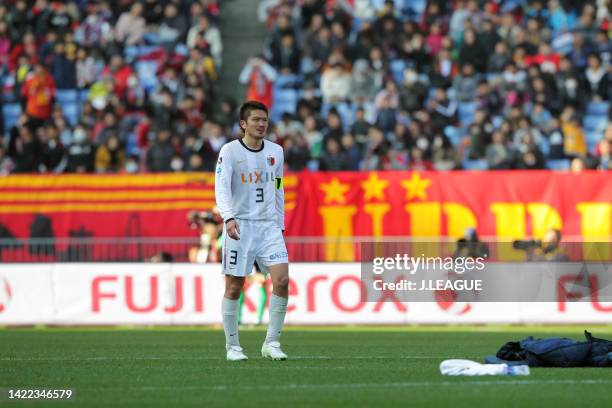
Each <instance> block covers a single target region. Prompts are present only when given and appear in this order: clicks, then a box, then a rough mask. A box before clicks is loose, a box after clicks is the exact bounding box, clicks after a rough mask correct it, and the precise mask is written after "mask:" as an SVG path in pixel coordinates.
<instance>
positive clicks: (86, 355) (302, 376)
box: [0, 326, 612, 408]
mask: <svg viewBox="0 0 612 408" xmlns="http://www.w3.org/2000/svg"><path fill="white" fill-rule="evenodd" d="M582 328H583V327H578V326H576V327H571V326H566V327H547V326H531V327H518V328H515V327H507V326H473V327H439V328H436V327H403V328H389V327H382V328H376V327H368V328H359V327H357V328H337V327H336V328H318V329H317V328H289V329H287V330H286V331H285V332H284V333H283V336H282V341H283V344H284V349H285V351H286V352H287V353H288V354H289V357H290V359H289V360H287V361H284V362H277V361H267V360H263V359H262V358H261V356H260V354H259V349H260V346H261V341H262V340H263V338H264V336H265V332H264V329H246V330H242V331H241V334H240V336H241V342H242V345H243V347H244V348H245V350H246V353H247V355H248V356H249V357H250V360H249V361H247V362H238V363H236V362H234V363H230V362H227V361H225V353H224V347H223V344H224V338H223V333H222V331H221V330H216V329H203V328H156V329H110V328H109V329H107V328H102V329H93V328H92V329H58V328H47V329H9V328H6V329H0V388H4V389H6V388H47V389H48V388H67V387H69V388H73V389H75V390H76V399H75V400H74V401H72V402H64V403H58V402H53V403H50V402H48V401H47V402H44V401H38V402H30V403H27V404H26V403H24V402H9V401H7V400H6V399H4V400H2V401H0V407H5V406H6V407H9V406H15V407H23V406H41V407H42V406H52V407H60V406H68V407H110V406H117V407H119V406H121V407H180V406H193V407H215V406H233V407H281V406H287V407H346V408H348V407H357V406H359V407H360V406H375V407H386V406H402V407H409V406H430V407H445V406H453V407H470V408H474V407H476V408H480V407H493V406H495V407H530V406H533V407H554V408H559V407H566V406H576V407H577V406H592V407H604V406H611V404H612V368H577V369H532V374H531V375H530V376H529V377H461V378H455V377H444V376H442V375H440V372H439V369H438V365H439V364H440V362H441V361H442V360H444V359H446V358H468V359H473V360H477V361H482V359H483V357H484V355H486V354H495V352H496V351H497V349H498V348H499V346H501V345H502V344H503V343H504V342H506V341H509V340H514V339H520V338H523V337H525V336H526V335H527V334H533V335H537V336H551V335H561V336H567V337H573V338H581V336H582V334H581V332H582ZM589 329H591V330H592V332H593V333H594V334H595V335H599V336H601V337H604V338H611V337H612V327H610V326H599V327H590V328H589Z"/></svg>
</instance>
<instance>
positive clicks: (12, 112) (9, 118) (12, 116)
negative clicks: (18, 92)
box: [2, 103, 21, 131]
mask: <svg viewBox="0 0 612 408" xmlns="http://www.w3.org/2000/svg"><path fill="white" fill-rule="evenodd" d="M2 115H3V116H4V128H5V129H6V130H7V131H8V130H9V129H10V128H12V127H13V126H15V124H16V123H17V121H18V120H19V115H21V105H19V104H18V103H7V104H5V105H3V106H2Z"/></svg>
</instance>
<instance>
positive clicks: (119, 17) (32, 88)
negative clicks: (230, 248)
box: [0, 0, 612, 175]
mask: <svg viewBox="0 0 612 408" xmlns="http://www.w3.org/2000/svg"><path fill="white" fill-rule="evenodd" d="M219 12H220V6H219V4H218V1H216V0H167V1H163V2H162V1H156V0H142V1H134V0H115V1H110V0H109V1H104V0H99V1H85V0H80V1H79V0H75V1H67V2H59V1H57V2H56V1H47V0H36V1H33V0H30V1H26V0H12V1H11V0H9V1H4V2H3V3H2V4H0V77H1V80H2V98H0V104H1V105H2V115H0V132H1V133H0V136H2V138H0V175H5V174H9V173H20V172H21V173H23V172H47V173H62V172H101V173H103V172H129V173H133V172H143V171H147V172H162V171H210V170H212V169H213V168H214V166H215V163H216V155H217V152H218V151H219V149H220V148H221V146H222V145H223V144H224V143H225V142H226V141H228V140H230V139H231V138H234V137H237V136H238V135H240V129H239V128H238V126H237V123H236V120H235V119H236V113H235V112H236V103H235V102H233V101H232V100H231V99H225V98H224V97H223V95H217V94H215V93H214V86H213V85H214V83H215V80H216V78H217V76H218V74H219V70H220V69H221V67H222V61H221V54H222V47H223V45H222V42H221V36H220V32H219V29H218V28H217V27H216V23H217V20H218V16H219ZM258 14H259V18H260V20H261V21H262V24H265V25H266V27H267V29H268V34H267V38H266V41H265V44H263V47H262V50H261V53H260V54H258V55H253V57H252V58H250V59H249V60H248V61H247V62H246V64H245V66H244V68H243V70H242V72H241V74H240V78H237V80H239V81H240V82H241V83H243V84H245V85H246V87H247V98H248V99H257V100H260V101H262V102H264V103H266V104H267V105H268V106H270V108H271V111H270V114H271V120H272V123H271V127H270V134H271V137H272V138H273V139H274V140H275V141H277V142H278V143H280V144H282V145H283V147H284V149H285V155H286V160H285V161H286V164H287V166H288V169H289V170H295V171H299V170H302V169H310V170H317V169H318V170H379V169H380V170H382V169H412V170H429V169H436V170H449V169H462V168H463V169H542V168H551V169H568V168H570V166H571V168H572V169H573V170H576V171H579V170H581V169H584V168H593V169H595V168H597V169H612V126H610V125H609V123H610V122H609V115H610V103H609V100H610V95H611V94H612V89H611V85H612V76H611V73H610V72H611V71H610V69H611V66H612V64H611V62H612V60H611V55H612V43H611V42H610V38H609V37H610V33H611V32H612V27H611V26H610V22H611V20H612V1H610V0H549V1H544V0H490V1H485V0H467V1H464V0H454V1H442V0H395V1H393V0H294V1H290V0H263V1H262V2H261V3H260V4H259V13H258ZM213 105H220V106H221V107H220V109H219V110H218V112H213Z"/></svg>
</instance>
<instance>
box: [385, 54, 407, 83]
mask: <svg viewBox="0 0 612 408" xmlns="http://www.w3.org/2000/svg"><path fill="white" fill-rule="evenodd" d="M405 68H406V62H405V61H404V60H401V59H394V60H392V61H391V62H390V63H389V69H390V70H391V74H392V75H393V80H394V81H395V82H396V83H398V84H401V83H403V82H404V69H405Z"/></svg>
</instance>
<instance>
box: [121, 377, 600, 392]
mask: <svg viewBox="0 0 612 408" xmlns="http://www.w3.org/2000/svg"><path fill="white" fill-rule="evenodd" d="M546 384H552V385H556V384H571V385H597V384H612V380H598V379H594V380H515V381H511V380H498V381H491V380H482V381H457V382H451V381H409V382H396V383H355V384H350V383H348V384H279V385H237V386H234V385H232V386H226V385H214V386H175V387H156V386H145V387H129V388H130V389H141V390H147V391H148V390H161V389H168V390H209V391H237V390H245V391H266V390H268V391H273V390H299V389H326V388H331V389H334V388H404V387H438V386H466V385H546Z"/></svg>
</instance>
